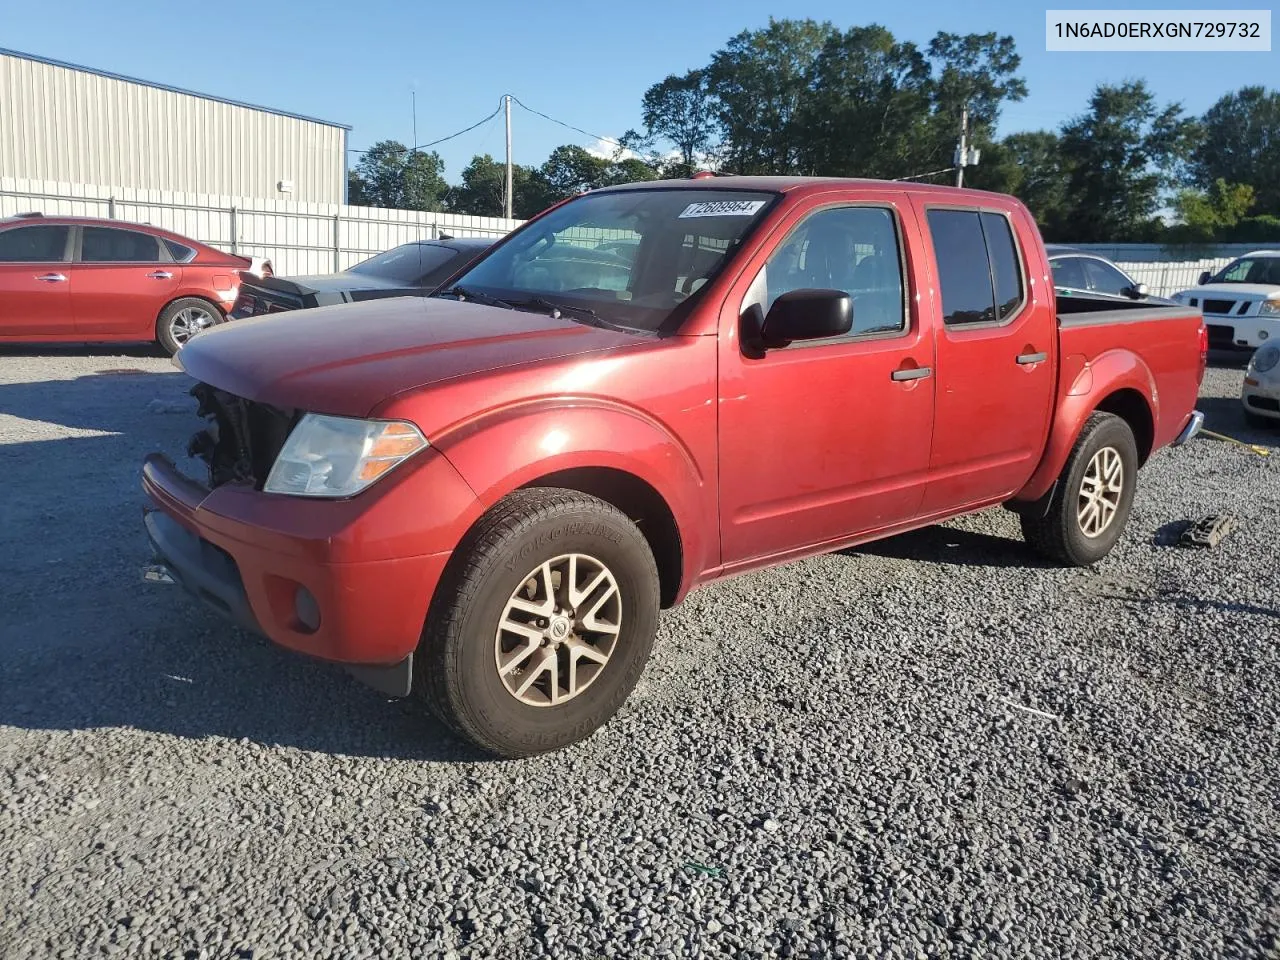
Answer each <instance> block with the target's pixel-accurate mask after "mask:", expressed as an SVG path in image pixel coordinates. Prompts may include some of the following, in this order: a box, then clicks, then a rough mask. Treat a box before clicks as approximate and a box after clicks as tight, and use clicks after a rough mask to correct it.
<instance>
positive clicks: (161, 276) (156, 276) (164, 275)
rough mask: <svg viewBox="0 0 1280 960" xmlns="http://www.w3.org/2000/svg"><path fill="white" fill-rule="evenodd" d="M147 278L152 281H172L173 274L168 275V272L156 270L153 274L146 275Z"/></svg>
mask: <svg viewBox="0 0 1280 960" xmlns="http://www.w3.org/2000/svg"><path fill="white" fill-rule="evenodd" d="M147 276H148V277H150V278H151V279H152V280H172V279H173V274H172V273H170V272H169V271H168V270H157V271H155V272H154V273H148V274H147Z"/></svg>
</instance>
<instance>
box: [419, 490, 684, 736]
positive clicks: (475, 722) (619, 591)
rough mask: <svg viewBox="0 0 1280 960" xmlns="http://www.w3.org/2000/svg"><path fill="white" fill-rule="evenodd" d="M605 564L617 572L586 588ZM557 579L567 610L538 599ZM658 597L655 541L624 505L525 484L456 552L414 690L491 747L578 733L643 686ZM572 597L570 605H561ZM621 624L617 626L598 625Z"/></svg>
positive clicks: (434, 608)
mask: <svg viewBox="0 0 1280 960" xmlns="http://www.w3.org/2000/svg"><path fill="white" fill-rule="evenodd" d="M570 557H573V558H575V559H573V560H572V561H570V560H569V559H568V558H570ZM571 563H572V566H571V565H570V564H571ZM544 570H549V571H550V578H548V577H547V576H544V575H543V571H544ZM600 570H604V571H605V572H606V573H607V574H608V576H609V577H611V578H612V581H610V580H608V579H606V580H603V581H599V585H598V586H597V587H596V588H595V589H593V590H586V589H585V588H586V587H587V586H590V585H591V584H592V582H593V580H595V579H596V578H598V577H599V576H600V572H599V571H600ZM571 577H575V578H576V580H577V584H576V586H577V588H578V589H583V590H585V592H584V593H583V594H581V595H579V596H578V597H577V598H576V601H575V600H574V598H571V597H569V596H568V595H567V589H566V588H567V584H568V583H569V582H570V578H571ZM548 586H550V587H553V588H554V589H553V590H548V589H547V587H548ZM611 591H614V592H613V593H611ZM553 593H554V595H555V597H556V599H555V606H556V607H557V610H556V611H555V613H554V614H552V615H551V616H549V617H543V616H541V615H540V613H538V612H535V608H538V609H539V610H540V611H541V612H542V613H548V612H550V606H549V605H548V602H547V601H548V600H550V595H551V594H553ZM602 598H603V599H602ZM658 603H659V585H658V569H657V566H656V564H655V563H654V559H653V554H652V552H651V551H650V549H649V544H648V543H647V542H646V540H645V538H644V536H643V535H642V534H641V533H640V531H639V530H638V529H637V528H636V526H635V524H633V523H632V522H631V521H630V520H629V519H628V518H627V517H626V515H625V514H623V513H622V512H621V511H620V510H618V509H617V508H615V507H613V506H612V505H610V504H608V503H605V502H604V501H602V500H598V499H596V498H595V497H590V496H587V495H586V494H582V493H578V492H577V491H573V490H564V489H559V488H551V487H537V488H528V489H524V490H518V491H516V492H514V493H512V494H511V495H509V496H507V497H505V498H504V499H503V500H501V501H499V503H497V504H496V505H495V506H494V507H493V508H492V509H491V510H490V511H489V512H488V513H487V514H485V516H484V517H482V518H481V519H480V521H479V522H478V523H477V524H476V526H475V527H474V528H473V530H472V531H471V532H470V533H469V534H468V535H467V537H466V538H465V539H464V540H463V542H462V544H461V545H460V546H459V547H458V549H457V550H456V551H455V552H454V555H453V558H452V559H451V560H450V563H449V567H448V568H447V569H446V572H445V575H444V578H443V579H442V581H441V584H440V587H439V588H438V590H437V592H436V596H435V598H434V600H433V602H432V605H431V610H430V612H429V614H428V615H427V624H426V627H425V629H424V631H423V638H422V642H421V644H420V646H419V650H418V656H417V657H415V664H414V669H415V673H416V676H415V678H414V684H413V687H414V690H415V692H416V693H417V694H418V695H420V696H422V697H424V698H425V699H426V702H427V705H428V706H429V707H430V708H431V710H432V712H433V713H435V714H436V715H437V716H438V717H440V719H441V720H443V721H444V722H445V723H446V724H447V725H448V726H449V727H451V728H452V729H453V730H454V731H455V732H456V733H457V734H459V735H460V736H461V737H463V738H464V739H466V740H468V741H470V742H471V743H472V744H474V745H475V746H477V747H479V748H480V749H481V750H483V751H485V752H487V753H491V754H495V755H497V756H499V757H508V758H515V757H527V756H531V755H533V754H537V753H543V752H546V751H548V750H555V749H558V748H560V747H564V746H567V745H568V744H571V743H574V742H576V741H578V740H582V739H584V738H586V737H588V736H590V734H592V733H593V732H594V731H595V730H596V729H598V728H599V727H600V726H602V725H603V724H604V723H605V722H606V721H608V720H609V718H610V717H612V716H613V715H614V714H615V713H617V711H618V709H619V708H620V707H621V706H622V704H623V702H624V701H625V700H626V699H627V697H628V696H629V695H630V693H631V691H632V689H634V687H635V685H636V682H637V681H638V680H639V679H640V673H641V671H642V670H643V669H644V665H645V663H646V661H648V659H649V652H650V650H651V649H652V647H653V638H654V634H655V633H656V632H657V626H658ZM513 605H515V606H513ZM565 608H573V613H572V615H571V616H562V615H561V613H562V611H564V609H565ZM589 608H590V609H589ZM566 623H567V624H568V625H567V626H566ZM500 624H507V625H510V624H515V625H516V627H517V628H518V629H519V631H521V632H513V631H512V630H510V629H506V628H501V627H500ZM611 626H616V627H617V628H618V629H617V630H616V633H613V634H610V633H609V632H608V630H607V629H604V630H595V629H593V628H595V627H604V628H608V627H611ZM557 631H559V637H560V639H557V638H556V637H555V636H553V634H556V633H557ZM565 631H568V633H565ZM539 636H540V637H541V639H539ZM610 637H612V638H613V639H612V640H610ZM584 644H585V645H586V646H588V647H590V650H584V649H583V647H584ZM602 655H603V656H605V657H606V659H605V661H604V662H603V663H600V662H599V658H600V657H601V656H602ZM570 660H573V662H574V663H575V669H574V671H573V672H572V673H571V672H570V670H569V667H568V662H569V661H570ZM552 661H554V662H555V664H556V666H555V668H554V669H555V671H556V672H555V673H552V669H553V668H552V667H551V666H550V663H551V662H552ZM504 666H505V667H507V671H506V672H505V673H501V672H500V670H501V669H502V668H503V667H504ZM535 667H536V668H537V669H534V668H535ZM575 681H576V691H575V689H574V682H575ZM553 685H554V687H555V690H556V693H555V694H554V695H553V694H552V693H551V689H552V687H553ZM522 688H523V692H521V691H522Z"/></svg>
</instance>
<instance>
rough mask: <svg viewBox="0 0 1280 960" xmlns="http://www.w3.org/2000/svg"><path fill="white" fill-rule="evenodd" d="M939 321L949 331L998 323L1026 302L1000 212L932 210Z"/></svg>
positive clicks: (1010, 233) (1010, 236)
mask: <svg viewBox="0 0 1280 960" xmlns="http://www.w3.org/2000/svg"><path fill="white" fill-rule="evenodd" d="M928 219H929V233H930V235H931V236H932V237H933V250H934V256H935V257H936V258H937V262H938V282H939V286H941V288H942V313H943V319H944V321H945V322H946V323H947V324H948V325H949V326H956V325H961V324H969V323H998V322H1000V321H1003V320H1007V319H1008V318H1009V317H1011V316H1012V315H1013V314H1015V313H1016V312H1017V311H1018V308H1019V307H1020V306H1021V305H1022V302H1023V299H1024V288H1023V283H1022V268H1021V264H1020V262H1019V260H1018V251H1017V247H1016V246H1015V244H1014V241H1013V230H1012V228H1011V227H1010V226H1009V221H1008V219H1007V218H1006V217H1004V216H1002V215H1001V214H998V213H977V212H976V211H972V210H930V211H929V213H928Z"/></svg>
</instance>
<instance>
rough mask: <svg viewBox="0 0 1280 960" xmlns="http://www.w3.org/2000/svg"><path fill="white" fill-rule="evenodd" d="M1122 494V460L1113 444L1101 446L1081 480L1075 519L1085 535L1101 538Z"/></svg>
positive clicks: (1118, 504) (1114, 514)
mask: <svg viewBox="0 0 1280 960" xmlns="http://www.w3.org/2000/svg"><path fill="white" fill-rule="evenodd" d="M1123 493H1124V461H1123V460H1122V459H1121V458H1120V451H1119V450H1117V449H1116V448H1115V447H1103V448H1102V449H1101V450H1099V451H1098V452H1097V453H1095V454H1094V455H1093V457H1092V458H1091V459H1090V460H1089V466H1088V467H1086V468H1085V471H1084V477H1083V478H1082V479H1081V481H1080V496H1079V502H1078V504H1077V507H1076V522H1078V523H1079V524H1080V532H1081V533H1083V534H1084V535H1085V536H1086V537H1089V538H1091V539H1092V538H1094V537H1100V536H1102V534H1103V533H1104V532H1106V530H1107V528H1108V527H1110V526H1111V522H1112V521H1113V520H1114V519H1115V516H1116V512H1117V511H1118V510H1119V509H1120V498H1121V496H1122V495H1123Z"/></svg>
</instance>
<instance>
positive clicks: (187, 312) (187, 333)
mask: <svg viewBox="0 0 1280 960" xmlns="http://www.w3.org/2000/svg"><path fill="white" fill-rule="evenodd" d="M224 319H225V318H224V317H223V315H222V311H221V310H219V309H218V308H217V307H215V306H214V305H213V304H212V303H210V302H209V301H208V300H201V299H200V298H199V297H182V298H181V299H178V300H175V301H173V303H171V304H169V305H168V306H167V307H165V308H164V309H163V310H161V311H160V316H159V318H157V320H156V342H158V343H159V344H160V346H161V347H163V348H164V350H165V352H166V353H167V354H169V356H173V355H174V354H175V353H177V352H178V349H179V348H180V347H181V346H182V345H183V344H184V343H186V342H187V341H188V340H190V339H191V337H193V336H195V335H196V334H197V333H199V332H200V330H205V329H208V328H209V327H216V326H217V325H218V324H220V323H222V322H223V320H224ZM197 323H199V324H200V326H199V327H198V328H195V326H194V325H195V324H197Z"/></svg>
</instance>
